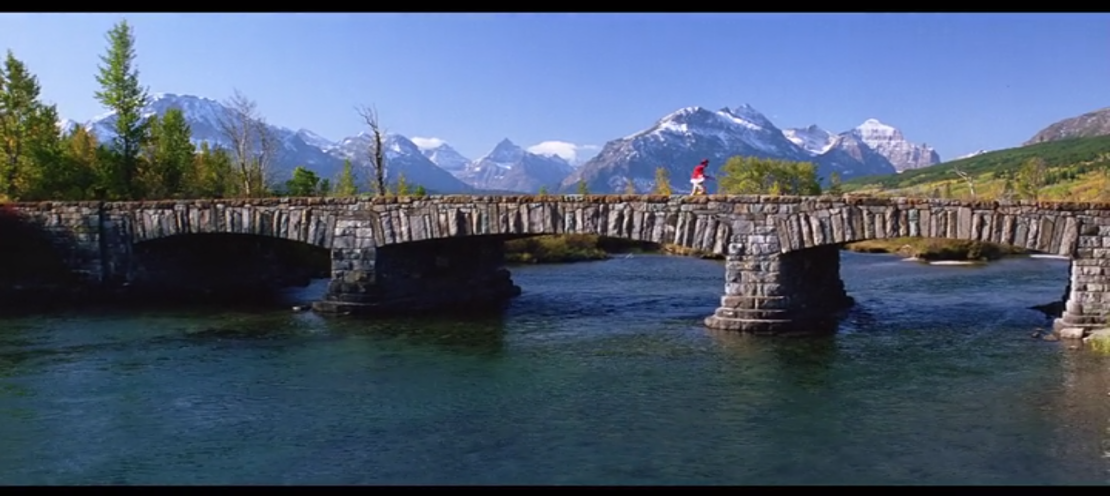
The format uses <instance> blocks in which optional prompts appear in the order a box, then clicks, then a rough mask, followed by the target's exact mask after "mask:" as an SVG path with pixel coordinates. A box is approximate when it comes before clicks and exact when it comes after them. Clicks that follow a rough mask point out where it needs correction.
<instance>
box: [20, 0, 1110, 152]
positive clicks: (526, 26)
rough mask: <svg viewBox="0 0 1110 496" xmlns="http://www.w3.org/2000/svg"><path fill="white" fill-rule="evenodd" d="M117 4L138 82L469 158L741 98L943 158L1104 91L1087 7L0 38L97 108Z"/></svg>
mask: <svg viewBox="0 0 1110 496" xmlns="http://www.w3.org/2000/svg"><path fill="white" fill-rule="evenodd" d="M122 18H126V19H128V20H129V21H130V22H131V23H132V24H133V25H134V26H135V35H136V42H137V51H138V67H139V70H140V78H141V79H142V82H143V84H145V85H146V86H148V87H149V88H150V90H151V91H152V92H169V93H183V94H192V95H198V96H205V97H210V98H215V99H221V100H222V99H224V98H226V97H227V96H229V95H230V94H231V92H232V90H233V88H238V89H240V90H241V91H243V92H244V93H245V94H246V95H247V96H248V97H250V98H252V99H254V100H255V101H257V102H258V106H259V110H260V111H261V112H262V113H263V114H264V115H265V117H266V118H267V120H269V121H270V122H272V123H274V124H278V125H282V126H285V127H290V128H294V129H297V128H306V129H310V130H312V131H314V132H316V133H318V134H321V135H323V136H324V137H327V138H329V139H333V140H337V139H340V138H342V137H345V136H350V135H353V134H356V133H358V132H359V131H361V130H362V129H361V127H360V121H359V119H358V116H357V114H356V113H355V111H354V110H353V106H354V105H356V104H374V105H376V106H377V107H378V111H379V114H380V116H381V119H382V121H383V124H384V125H385V126H386V127H387V128H388V130H389V131H391V132H397V133H400V134H403V135H405V136H408V137H410V138H413V137H434V138H440V139H443V140H446V141H447V142H448V143H450V144H451V145H452V146H454V147H455V148H456V149H457V150H459V151H460V152H462V153H463V154H464V155H467V156H468V157H470V158H476V157H478V156H480V155H482V154H484V153H485V152H486V151H488V150H489V149H490V148H492V147H493V146H494V145H495V144H496V143H497V142H498V141H500V140H501V139H502V138H506V137H507V138H509V139H511V140H512V141H514V142H515V143H517V144H520V145H523V146H529V145H534V144H537V143H540V142H543V141H550V140H559V141H565V142H570V143H575V144H578V145H583V146H588V145H592V146H595V147H596V146H598V145H602V144H604V143H605V142H606V141H609V140H612V139H617V138H620V137H623V136H626V135H629V134H632V133H634V132H636V131H639V130H642V129H645V128H648V127H650V126H651V125H652V124H653V123H654V122H655V121H656V120H658V119H659V118H660V117H662V116H664V115H666V114H668V113H670V112H672V111H674V110H677V109H679V108H681V107H686V106H691V105H700V106H703V107H707V108H711V109H718V108H720V107H724V106H730V107H731V106H735V105H740V104H743V103H749V104H751V105H752V106H753V107H755V108H756V109H757V110H759V111H761V112H763V113H764V114H766V115H767V116H768V117H769V118H770V119H771V120H772V121H773V122H774V123H775V124H776V125H777V126H779V127H782V128H786V127H801V126H806V125H809V124H818V125H819V126H821V127H824V128H826V129H829V130H831V131H837V132H839V131H844V130H847V129H850V128H852V127H855V126H856V125H858V124H860V123H861V122H863V121H864V120H865V119H867V118H870V117H874V118H878V119H879V120H881V121H883V122H885V123H888V124H891V125H894V126H896V127H898V128H900V129H901V130H902V131H903V132H904V133H905V134H906V137H907V138H908V139H910V140H911V141H914V142H918V143H921V142H925V143H928V144H930V145H932V146H934V147H935V148H936V149H937V150H938V152H939V153H940V154H941V156H942V158H945V159H947V158H953V157H955V156H957V155H962V154H965V153H969V152H972V151H975V150H978V149H988V150H989V149H998V148H1006V147H1011V146H1017V145H1019V144H1020V143H1021V142H1023V141H1025V140H1026V139H1028V138H1029V137H1031V136H1032V135H1033V134H1034V133H1035V132H1037V131H1038V130H1040V129H1041V128H1043V127H1045V126H1047V125H1048V124H1050V123H1052V122H1055V121H1057V120H1060V119H1063V118H1067V117H1072V116H1075V115H1078V114H1081V113H1084V112H1088V111H1092V110H1096V109H1099V108H1103V107H1106V106H1110V15H1105V14H1070V15H1069V14H811V15H808V14H588V15H587V14H329V15H322V14H242V15H231V14H0V48H10V49H12V50H13V51H14V53H15V54H16V56H17V57H19V58H20V59H22V60H24V61H25V62H26V63H27V64H28V66H29V68H30V69H31V70H32V71H33V72H34V73H36V74H37V75H38V76H39V79H40V81H41V83H42V85H43V93H44V97H45V99H46V100H48V101H49V102H52V103H56V104H57V105H58V107H59V111H60V113H61V114H62V115H63V116H64V117H67V118H70V119H74V120H77V121H85V120H87V119H89V118H92V117H94V116H96V115H97V114H100V113H102V112H103V111H104V110H103V109H102V108H100V106H99V104H98V103H97V102H96V101H95V100H94V98H93V92H94V91H95V90H96V81H95V78H94V74H95V72H96V66H97V64H98V63H99V58H98V57H99V55H100V54H102V53H103V52H104V50H105V47H106V42H105V40H104V35H105V32H106V31H107V30H108V29H109V28H110V27H111V25H112V24H113V23H114V22H115V21H117V20H119V19H122Z"/></svg>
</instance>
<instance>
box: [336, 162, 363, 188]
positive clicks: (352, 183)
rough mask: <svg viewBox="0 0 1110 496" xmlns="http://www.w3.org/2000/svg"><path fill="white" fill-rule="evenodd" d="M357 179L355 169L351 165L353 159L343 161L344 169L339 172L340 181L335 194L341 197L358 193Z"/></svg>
mask: <svg viewBox="0 0 1110 496" xmlns="http://www.w3.org/2000/svg"><path fill="white" fill-rule="evenodd" d="M357 184H358V183H357V182H356V179H355V169H354V166H352V165H351V160H350V159H347V160H344V161H343V171H342V172H340V173H339V181H338V182H337V183H336V185H335V191H334V192H333V194H334V195H335V196H339V197H350V196H355V195H356V194H358V186H357Z"/></svg>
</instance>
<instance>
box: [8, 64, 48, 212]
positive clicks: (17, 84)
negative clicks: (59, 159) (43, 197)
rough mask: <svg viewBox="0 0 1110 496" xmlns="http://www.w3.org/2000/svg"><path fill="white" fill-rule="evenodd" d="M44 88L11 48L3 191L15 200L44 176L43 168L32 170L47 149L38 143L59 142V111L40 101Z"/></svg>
mask: <svg viewBox="0 0 1110 496" xmlns="http://www.w3.org/2000/svg"><path fill="white" fill-rule="evenodd" d="M40 89H41V88H40V87H39V82H38V78H37V77H35V76H34V75H33V74H31V73H30V72H28V71H27V67H26V66H25V65H24V64H23V62H22V61H20V60H19V59H17V58H15V55H14V54H12V51H11V50H8V53H7V57H6V58H5V60H4V65H3V67H2V68H0V151H2V152H3V157H2V160H0V194H4V195H6V196H7V197H8V198H11V199H15V198H18V197H19V196H20V193H21V192H23V191H26V190H27V189H28V188H29V187H30V185H29V184H27V182H28V181H27V180H28V179H30V177H31V176H41V170H39V171H32V170H28V169H29V168H31V167H36V166H37V164H36V162H35V160H34V159H35V158H36V157H35V155H36V154H39V152H41V151H43V150H36V146H38V148H42V147H44V146H45V147H50V146H53V145H55V144H57V141H58V140H57V139H58V129H57V127H56V126H57V125H56V120H57V112H56V110H55V109H54V107H53V106H46V105H43V104H42V102H40V101H39V92H40ZM51 119H53V120H51ZM44 140H45V141H44ZM38 158H43V157H38Z"/></svg>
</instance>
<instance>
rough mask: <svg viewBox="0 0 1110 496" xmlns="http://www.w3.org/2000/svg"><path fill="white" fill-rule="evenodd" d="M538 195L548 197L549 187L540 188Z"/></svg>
mask: <svg viewBox="0 0 1110 496" xmlns="http://www.w3.org/2000/svg"><path fill="white" fill-rule="evenodd" d="M536 194H537V195H540V196H544V195H547V186H546V185H545V186H540V190H539V191H538V192H537V193H536Z"/></svg>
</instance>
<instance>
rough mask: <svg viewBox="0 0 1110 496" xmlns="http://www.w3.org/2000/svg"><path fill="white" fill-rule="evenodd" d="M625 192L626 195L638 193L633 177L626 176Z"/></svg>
mask: <svg viewBox="0 0 1110 496" xmlns="http://www.w3.org/2000/svg"><path fill="white" fill-rule="evenodd" d="M624 194H626V195H634V194H636V185H635V184H634V183H633V182H632V178H630V177H626V178H625V183H624Z"/></svg>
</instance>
